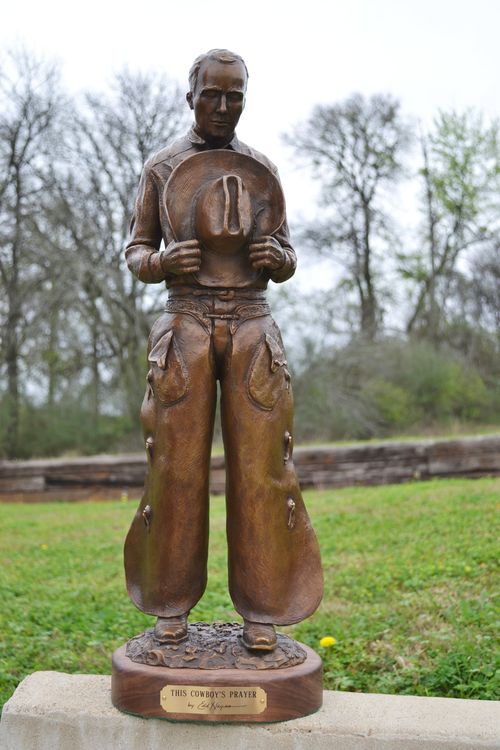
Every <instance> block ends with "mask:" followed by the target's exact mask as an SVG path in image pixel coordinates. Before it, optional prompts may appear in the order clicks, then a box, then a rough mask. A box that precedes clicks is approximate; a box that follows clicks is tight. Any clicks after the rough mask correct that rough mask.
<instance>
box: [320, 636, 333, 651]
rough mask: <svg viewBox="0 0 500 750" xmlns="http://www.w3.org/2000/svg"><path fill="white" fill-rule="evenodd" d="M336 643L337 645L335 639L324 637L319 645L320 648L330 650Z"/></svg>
mask: <svg viewBox="0 0 500 750" xmlns="http://www.w3.org/2000/svg"><path fill="white" fill-rule="evenodd" d="M336 643H337V641H336V640H335V638H334V637H333V636H332V635H325V636H323V638H322V639H321V640H320V642H319V645H320V646H321V647H322V648H331V647H332V646H335V644H336Z"/></svg>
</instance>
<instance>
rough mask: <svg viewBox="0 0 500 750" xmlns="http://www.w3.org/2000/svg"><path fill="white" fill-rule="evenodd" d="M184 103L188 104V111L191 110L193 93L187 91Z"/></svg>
mask: <svg viewBox="0 0 500 750" xmlns="http://www.w3.org/2000/svg"><path fill="white" fill-rule="evenodd" d="M186 101H187V103H188V104H189V109H193V93H192V91H188V92H187V94H186Z"/></svg>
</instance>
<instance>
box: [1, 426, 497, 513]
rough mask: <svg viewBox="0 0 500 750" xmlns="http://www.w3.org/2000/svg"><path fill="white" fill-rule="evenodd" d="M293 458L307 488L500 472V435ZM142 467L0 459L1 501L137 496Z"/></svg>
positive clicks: (93, 460)
mask: <svg viewBox="0 0 500 750" xmlns="http://www.w3.org/2000/svg"><path fill="white" fill-rule="evenodd" d="M293 460H294V463H295V466H296V468H297V472H298V475H299V479H300V483H301V486H302V488H303V489H310V488H317V489H323V488H329V487H346V486H351V485H376V484H393V483H398V482H408V481H411V480H424V479H434V478H436V477H482V476H488V475H490V476H500V435H490V436H482V437H472V438H461V439H456V440H416V441H401V442H393V441H387V442H380V443H372V442H370V443H358V444H355V445H339V446H328V447H317V448H297V449H295V451H294V455H293ZM145 471H146V459H145V457H144V456H142V455H137V454H132V455H120V456H91V457H88V458H73V459H68V458H55V459H37V460H32V461H0V502H2V501H4V502H7V501H14V502H16V501H18V502H40V501H45V500H78V499H90V498H92V499H105V498H108V497H117V496H118V497H119V496H124V497H126V496H131V497H137V496H139V495H140V492H141V487H142V485H143V482H144V475H145ZM224 483H225V469H224V457H223V456H213V457H212V462H211V489H212V492H213V493H214V494H222V493H223V492H224Z"/></svg>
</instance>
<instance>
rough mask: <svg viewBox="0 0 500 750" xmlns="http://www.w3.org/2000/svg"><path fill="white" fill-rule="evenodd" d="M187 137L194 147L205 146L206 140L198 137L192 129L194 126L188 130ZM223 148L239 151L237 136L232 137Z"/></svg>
mask: <svg viewBox="0 0 500 750" xmlns="http://www.w3.org/2000/svg"><path fill="white" fill-rule="evenodd" d="M187 135H188V138H189V140H190V141H191V143H194V145H195V146H206V145H207V142H206V140H205V139H204V138H202V137H201V135H198V133H197V132H196V130H195V129H194V125H193V126H192V127H191V128H190V130H189V133H188V134H187ZM223 148H230V149H232V150H233V151H241V146H240V142H239V140H238V136H237V135H236V133H235V134H234V135H233V137H232V138H231V140H230V141H229V143H228V144H226V146H223Z"/></svg>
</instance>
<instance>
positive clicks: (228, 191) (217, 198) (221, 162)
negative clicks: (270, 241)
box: [163, 149, 285, 255]
mask: <svg viewBox="0 0 500 750" xmlns="http://www.w3.org/2000/svg"><path fill="white" fill-rule="evenodd" d="M163 199H164V204H165V208H166V211H167V216H168V219H169V222H170V226H171V228H172V232H173V234H174V237H175V239H176V240H177V241H178V242H181V241H183V240H191V239H198V240H200V241H201V242H202V244H203V245H204V246H205V247H207V248H208V249H210V250H213V251H214V252H215V253H218V254H223V255H232V254H234V253H236V252H238V250H240V249H241V247H243V246H244V245H245V244H246V243H247V242H249V241H250V240H251V239H252V238H253V237H262V236H265V235H272V234H273V233H274V232H276V231H277V230H278V229H279V228H280V226H281V225H282V223H283V221H284V218H285V199H284V196H283V191H282V189H281V185H280V182H279V180H278V178H277V177H276V176H275V175H274V174H273V173H272V172H271V171H270V170H269V169H268V168H267V167H266V166H265V165H264V164H262V163H261V162H260V161H257V159H254V158H253V157H252V156H247V155H246V154H240V153H238V152H236V151H230V150H228V149H213V150H210V151H202V152H200V153H197V154H194V155H193V156H189V157H188V158H187V159H184V161H182V162H181V163H180V164H179V165H178V166H177V167H176V168H175V169H174V170H173V172H172V174H171V175H170V178H169V180H168V182H167V184H166V186H165V190H164V194H163Z"/></svg>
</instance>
